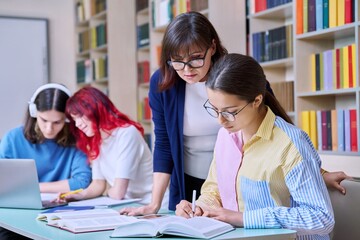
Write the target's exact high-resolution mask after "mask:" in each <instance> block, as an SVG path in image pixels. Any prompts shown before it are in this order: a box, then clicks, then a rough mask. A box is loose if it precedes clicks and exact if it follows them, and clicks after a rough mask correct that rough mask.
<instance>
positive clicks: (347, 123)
mask: <svg viewBox="0 0 360 240" xmlns="http://www.w3.org/2000/svg"><path fill="white" fill-rule="evenodd" d="M344 138H345V151H347V152H350V151H351V145H350V110H349V109H345V110H344Z"/></svg>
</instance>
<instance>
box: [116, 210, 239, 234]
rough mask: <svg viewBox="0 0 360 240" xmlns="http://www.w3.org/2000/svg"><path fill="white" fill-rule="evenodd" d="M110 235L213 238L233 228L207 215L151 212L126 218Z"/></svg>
mask: <svg viewBox="0 0 360 240" xmlns="http://www.w3.org/2000/svg"><path fill="white" fill-rule="evenodd" d="M126 220H129V221H128V222H124V223H123V224H121V225H120V226H118V227H117V228H116V229H115V230H114V231H113V233H112V235H111V236H110V237H113V238H114V237H161V236H162V235H173V236H181V237H192V238H206V239H208V238H213V237H216V236H218V235H221V234H224V233H227V232H229V231H232V230H234V227H233V226H232V225H230V224H228V223H225V222H221V221H218V220H215V219H212V218H208V217H193V218H189V219H186V218H183V217H179V216H174V215H163V214H151V215H146V216H143V217H140V218H128V219H126Z"/></svg>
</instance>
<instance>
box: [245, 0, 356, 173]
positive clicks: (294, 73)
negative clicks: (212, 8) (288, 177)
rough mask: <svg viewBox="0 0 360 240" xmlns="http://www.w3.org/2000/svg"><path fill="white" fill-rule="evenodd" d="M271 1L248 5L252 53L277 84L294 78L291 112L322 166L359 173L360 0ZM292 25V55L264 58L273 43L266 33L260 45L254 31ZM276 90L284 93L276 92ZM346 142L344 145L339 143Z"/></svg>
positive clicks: (289, 99)
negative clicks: (310, 140) (277, 2)
mask: <svg viewBox="0 0 360 240" xmlns="http://www.w3.org/2000/svg"><path fill="white" fill-rule="evenodd" d="M250 2H251V3H254V2H255V1H250ZM266 2H269V1H263V0H260V1H256V4H255V6H254V4H253V5H250V6H249V11H250V14H249V16H248V20H249V28H250V36H249V42H250V54H251V55H252V56H254V57H256V56H257V57H258V58H259V59H258V60H260V62H261V65H262V66H263V68H264V70H265V74H266V76H267V78H268V80H269V81H270V82H271V85H272V86H274V83H277V82H280V83H281V82H288V81H292V82H293V97H290V98H285V99H288V101H293V111H289V113H290V116H292V117H293V120H294V122H295V124H296V125H297V126H299V127H301V128H303V129H304V130H305V131H307V132H308V133H309V136H310V138H311V139H312V141H313V143H314V146H315V147H316V148H317V149H318V152H319V154H320V157H321V159H322V162H323V167H324V168H325V169H327V170H329V171H339V170H342V171H345V172H346V173H347V174H348V175H351V176H357V177H358V176H359V172H360V157H359V156H360V152H359V149H360V148H359V136H360V130H359V109H360V108H359V107H360V88H359V74H358V69H359V58H358V56H359V50H358V48H359V39H360V37H359V33H360V32H359V29H360V24H359V7H360V6H359V2H358V1H353V0H349V1H347V0H346V1H336V5H331V3H330V2H332V1H329V4H328V5H327V4H325V5H324V2H326V1H319V3H320V2H321V3H322V4H318V5H316V2H318V1H310V0H309V1H302V0H293V1H292V2H290V3H285V4H282V5H279V6H272V7H268V6H266ZM270 2H271V1H270ZM334 2H335V1H334ZM304 3H307V5H305V6H304ZM264 4H265V5H264ZM256 5H257V6H256ZM259 5H260V6H259ZM288 24H292V25H293V27H292V30H291V36H289V39H291V40H290V41H289V42H290V44H291V45H292V47H291V48H292V53H293V55H292V56H285V57H282V58H280V59H275V60H271V58H270V59H269V58H266V57H263V58H261V57H262V56H261V54H259V52H260V53H263V52H269V48H271V47H272V45H271V44H267V43H269V42H271V41H270V40H271V39H270V40H269V38H266V37H264V39H265V40H263V42H262V43H263V45H264V48H263V49H258V48H256V46H257V43H260V40H258V39H257V37H256V36H255V37H254V34H255V33H259V32H263V35H265V36H266V35H267V34H268V32H269V30H270V29H274V28H278V27H281V26H285V25H288ZM259 36H260V37H258V38H260V39H261V35H260V34H259ZM267 36H268V35H267ZM254 41H255V43H254ZM260 45H261V44H260ZM286 46H288V45H286ZM282 89H285V88H284V87H282ZM275 94H276V96H277V97H278V96H279V94H278V93H277V92H275ZM350 109H351V110H352V114H351V113H350V115H352V120H351V119H349V121H347V120H345V118H346V114H349V113H346V111H350ZM331 110H333V111H332V113H331ZM323 112H330V113H326V114H327V115H326V114H325V113H323ZM331 114H333V115H331ZM325 116H326V117H325ZM339 116H340V117H342V120H341V118H340V119H339V118H338V117H339ZM348 118H349V116H348ZM324 119H325V120H324ZM329 119H330V120H329ZM331 119H332V120H333V121H332V122H331ZM334 119H336V121H334ZM340 123H342V124H340ZM346 125H347V126H346ZM324 127H326V128H324ZM346 129H348V130H346ZM346 131H347V132H346ZM324 132H326V135H325V136H324ZM344 135H345V136H344ZM346 135H347V136H346ZM346 138H347V141H348V143H347V144H349V146H348V147H347V148H345V145H346V144H345V140H346ZM324 140H325V141H324ZM324 142H325V143H326V146H324ZM341 143H342V144H343V146H340V145H339V144H341Z"/></svg>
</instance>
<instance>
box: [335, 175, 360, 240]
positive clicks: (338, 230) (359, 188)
mask: <svg viewBox="0 0 360 240" xmlns="http://www.w3.org/2000/svg"><path fill="white" fill-rule="evenodd" d="M341 185H342V186H343V187H345V189H346V195H345V196H344V195H342V194H341V193H340V192H339V191H338V190H333V189H331V190H330V189H329V194H330V199H331V203H332V207H333V209H334V216H335V227H334V230H333V232H332V239H333V240H342V239H347V240H352V239H354V240H358V239H360V227H359V219H360V179H358V178H354V180H344V181H342V182H341Z"/></svg>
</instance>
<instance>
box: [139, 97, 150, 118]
mask: <svg viewBox="0 0 360 240" xmlns="http://www.w3.org/2000/svg"><path fill="white" fill-rule="evenodd" d="M138 119H139V121H143V120H150V119H151V109H150V105H149V98H148V97H145V98H144V99H143V101H141V102H139V103H138Z"/></svg>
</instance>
